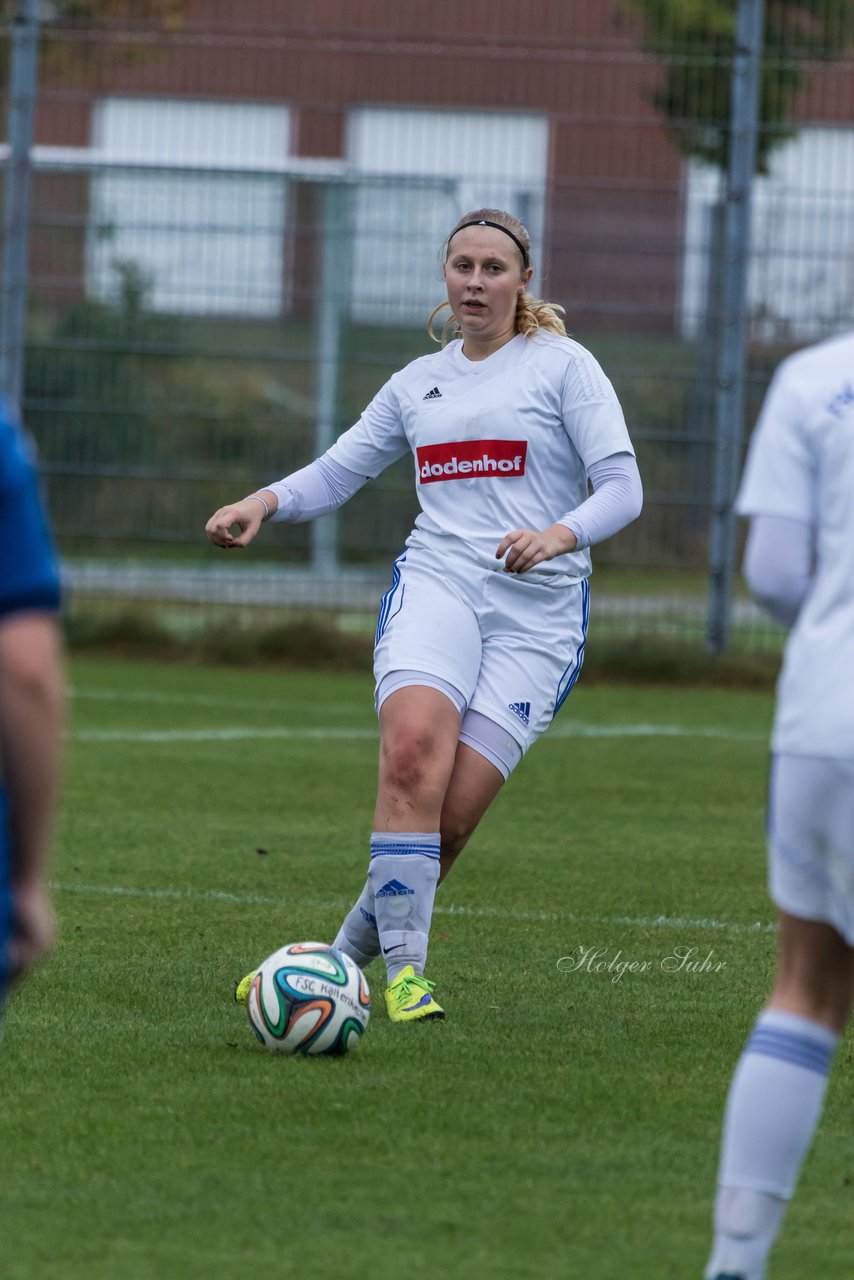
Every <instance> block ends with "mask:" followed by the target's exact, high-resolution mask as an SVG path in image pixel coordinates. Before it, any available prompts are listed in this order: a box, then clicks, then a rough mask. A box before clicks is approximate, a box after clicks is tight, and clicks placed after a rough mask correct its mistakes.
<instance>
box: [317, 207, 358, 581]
mask: <svg viewBox="0 0 854 1280" xmlns="http://www.w3.org/2000/svg"><path fill="white" fill-rule="evenodd" d="M320 204H321V210H322V213H321V223H320V233H321V248H320V253H321V265H320V295H319V298H318V312H317V339H316V340H317V357H316V361H315V368H316V396H317V410H316V413H317V417H316V421H315V433H314V456H315V457H320V455H321V454H322V453H325V452H326V450H327V449H328V448H329V446H330V445H331V444H333V443H334V441H335V438H336V436H337V427H338V386H339V381H340V369H341V316H342V313H343V309H344V304H345V300H346V297H347V290H348V288H349V281H350V268H349V258H350V235H351V232H350V228H349V226H348V219H347V212H348V208H349V201H348V189H347V186H346V184H344V183H341V182H335V181H332V182H325V183H321V186H320ZM311 564H312V568H313V569H314V570H315V571H317V572H318V573H319V574H321V575H324V576H329V575H331V574H334V573H335V572H336V571H337V569H338V513H337V512H335V511H333V512H331V513H330V514H329V515H328V516H324V517H323V519H322V520H314V521H312V525H311Z"/></svg>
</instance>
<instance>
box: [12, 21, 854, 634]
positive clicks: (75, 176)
mask: <svg viewBox="0 0 854 1280" xmlns="http://www.w3.org/2000/svg"><path fill="white" fill-rule="evenodd" d="M691 8H692V12H694V13H695V15H696V13H697V12H700V13H702V10H703V6H702V5H699V6H693V7H691ZM709 8H710V9H711V8H713V6H709ZM37 9H38V6H37V4H36V0H33V2H32V4H29V3H25V2H24V0H16V4H15V5H14V6H13V8H12V11H11V12H10V13H9V15H8V19H9V20H8V21H7V22H6V24H5V26H4V27H3V29H2V37H3V40H2V48H0V56H1V57H2V65H3V68H4V69H5V74H4V75H3V84H4V86H5V89H6V99H7V101H6V102H5V103H4V110H3V118H4V119H7V118H8V119H9V121H10V125H9V129H10V132H9V144H8V145H7V147H6V149H5V155H6V180H7V207H6V225H5V241H4V278H3V286H4V295H5V305H4V308H3V313H2V314H3V320H4V330H3V334H2V343H3V351H4V357H5V360H6V367H7V368H8V367H9V362H10V361H11V362H12V363H14V355H15V350H16V344H18V345H19V346H21V347H22V348H23V347H24V345H25V359H24V360H23V363H22V369H23V377H22V383H21V388H20V390H21V397H20V398H21V404H22V412H23V416H24V418H25V420H26V422H27V424H28V426H29V428H30V429H31V431H32V432H33V434H34V436H35V437H36V440H37V443H38V446H39V450H40V454H41V459H42V465H43V469H44V473H45V476H46V483H47V489H48V499H49V505H50V510H51V514H52V518H53V523H54V528H55V530H56V532H57V536H58V540H59V544H60V548H61V553H62V557H63V563H64V568H65V573H66V578H67V581H68V583H69V587H70V600H71V608H72V611H75V612H78V613H84V614H88V615H95V614H97V613H99V612H100V613H109V612H111V611H113V612H115V611H117V610H127V609H129V608H136V609H141V610H146V611H149V612H151V611H157V612H158V614H159V616H161V617H163V618H166V619H167V620H168V621H169V624H170V625H172V626H177V627H184V628H192V627H201V626H206V625H209V624H211V623H212V622H214V621H216V622H222V621H223V620H228V621H230V622H231V623H232V624H233V625H238V626H239V625H246V626H249V625H251V626H257V625H258V623H259V621H261V620H268V619H271V618H275V617H280V616H282V610H289V611H291V613H292V614H300V615H302V614H320V613H322V614H323V615H324V616H328V617H330V618H334V619H335V620H336V621H337V622H338V623H339V624H343V625H345V626H353V627H363V626H364V627H367V626H369V620H370V618H371V616H372V615H373V614H374V612H375V608H376V604H377V601H378V597H379V594H380V593H381V591H382V590H384V588H385V586H386V585H387V584H386V578H387V575H388V572H389V568H388V566H389V564H390V561H391V559H392V558H393V557H394V556H395V555H396V554H397V553H398V552H399V551H400V549H401V546H402V544H403V541H404V539H405V537H406V535H407V533H408V532H409V529H410V527H411V524H412V520H413V517H414V514H415V510H416V502H415V495H414V486H413V480H412V469H411V464H410V465H406V464H404V463H401V464H399V465H398V466H396V467H394V468H392V469H391V470H390V471H389V472H387V473H385V474H384V475H383V476H381V477H380V478H379V479H378V480H377V481H375V482H374V483H373V484H371V485H369V486H368V487H367V488H366V489H365V490H363V491H362V492H361V493H360V494H358V495H357V496H356V497H355V498H354V499H353V500H352V501H351V502H350V503H349V504H348V505H347V506H346V507H344V508H343V509H342V510H341V511H340V512H339V513H337V514H336V515H334V516H329V517H326V518H324V519H323V520H321V521H318V522H316V523H315V524H313V525H311V526H290V527H282V526H274V527H268V528H265V530H264V532H263V534H262V537H261V538H260V539H259V541H258V543H256V544H255V546H254V547H253V548H252V550H251V551H250V552H248V553H246V554H245V555H244V556H243V557H241V560H240V563H239V564H238V565H235V563H234V561H233V559H228V560H227V561H226V557H224V556H223V555H222V553H215V552H213V551H212V550H211V549H209V548H208V547H207V546H206V544H205V542H204V539H203V532H202V530H203V526H204V523H205V520H206V518H207V516H208V515H209V514H210V512H211V511H213V510H214V509H215V508H216V507H217V506H219V505H221V504H222V503H224V502H225V501H228V500H231V499H234V498H237V497H239V496H242V495H243V494H244V493H245V492H247V491H249V490H251V489H254V488H256V487H259V486H261V485H263V484H264V483H265V482H267V481H270V480H273V479H276V478H278V477H280V476H281V475H284V474H286V473H288V472H289V471H292V470H294V469H295V468H297V467H299V466H302V465H304V464H305V463H306V462H308V461H309V460H310V459H311V458H312V457H314V456H316V455H317V453H319V452H320V451H322V449H324V448H325V447H326V446H327V445H328V444H329V443H330V442H331V441H332V440H333V439H334V438H335V437H336V436H337V435H338V434H339V433H340V432H341V431H343V430H345V429H346V428H347V427H348V426H349V425H350V424H351V423H352V422H354V421H355V420H356V419H357V417H358V416H359V413H360V411H361V409H362V408H363V407H364V405H365V404H366V403H367V402H368V401H369V400H370V398H371V397H372V396H373V394H374V393H375V392H376V390H377V389H378V388H379V387H380V385H381V384H382V383H383V382H384V380H385V379H386V378H387V377H388V376H389V375H390V374H391V373H392V372H393V371H394V370H396V369H398V368H400V367H401V366H402V365H403V364H404V363H405V362H406V361H407V360H409V359H412V358H414V357H416V356H417V355H420V354H423V353H424V352H425V351H428V350H430V349H431V344H430V340H429V338H428V336H427V333H426V330H425V324H426V318H427V316H428V314H429V312H430V310H431V309H432V307H433V306H434V305H435V304H436V303H438V302H440V301H442V299H443V296H444V295H443V291H442V283H441V273H440V268H439V256H438V254H439V247H440V245H441V243H442V240H443V238H444V236H445V235H446V233H447V231H448V229H449V227H450V226H452V225H453V223H454V222H455V221H456V219H457V218H458V216H459V215H460V214H461V213H462V212H464V211H465V210H466V209H469V208H473V207H477V206H481V205H485V206H499V207H509V208H511V209H513V210H514V211H515V212H517V213H518V214H519V215H520V216H521V217H522V218H523V220H525V221H526V223H527V225H528V226H529V228H530V230H531V234H532V239H533V241H534V245H535V260H536V267H537V274H536V277H535V280H534V287H535V292H538V293H539V294H540V295H541V296H545V297H547V298H549V299H551V300H554V301H558V302H560V303H562V305H563V306H564V307H565V308H566V312H567V322H568V328H569V329H570V331H571V333H572V334H573V336H574V337H576V338H577V339H578V340H579V341H581V342H582V343H583V344H584V345H585V346H587V347H588V348H589V349H590V350H592V351H593V352H594V354H595V355H596V356H597V358H598V359H599V360H600V362H601V364H602V365H603V367H604V368H605V370H606V372H607V373H608V374H609V376H610V377H611V379H612V381H613V382H614V384H615V386H616V388H617V391H618V394H619V396H620V399H621V401H622V403H623V406H624V409H625V412H626V417H627V420H628V422H629V426H630V430H631V432H632V436H633V439H634V441H635V445H636V448H637V452H638V457H639V461H640V465H641V471H642V474H643V478H644V483H645V490H646V506H645V511H644V514H643V516H642V518H641V520H640V521H638V522H637V523H636V524H635V525H633V526H632V527H631V528H629V529H628V530H626V531H624V532H623V533H622V534H620V535H619V536H618V537H616V538H614V539H613V540H612V541H610V542H608V543H607V544H605V545H603V546H601V547H599V548H597V549H596V551H595V553H594V561H595V566H596V571H595V575H594V580H593V586H594V590H593V602H594V610H595V613H594V621H595V624H596V626H597V632H598V634H599V635H600V636H601V635H602V634H603V632H604V633H605V634H611V635H614V636H619V637H622V638H631V637H639V638H641V637H649V638H653V639H655V638H660V637H667V638H670V639H673V640H679V641H684V642H685V644H686V645H692V646H702V645H703V644H704V643H706V642H707V637H708V635H709V630H710V620H709V603H708V601H709V574H710V557H711V555H712V545H711V544H712V530H713V526H714V522H715V520H720V519H722V518H723V519H726V518H729V514H730V508H731V498H732V494H731V493H729V494H728V495H725V500H724V501H723V502H722V501H721V496H720V494H716V492H715V470H716V458H717V457H718V455H719V452H720V450H721V447H722V444H721V438H720V408H721V401H720V395H721V341H722V338H721V334H722V333H723V332H724V331H725V327H726V322H727V321H728V317H727V316H726V314H725V310H726V303H725V299H724V296H723V292H722V281H723V280H724V279H725V278H726V271H727V265H726V262H727V259H726V253H727V248H726V246H727V240H726V235H727V196H728V192H729V195H730V196H731V195H732V191H731V174H730V175H729V177H728V171H727V155H728V145H727V144H728V141H729V140H730V139H731V137H732V136H733V127H732V125H731V119H730V117H731V113H732V95H731V92H730V88H731V82H732V69H733V64H734V40H733V33H732V32H730V33H729V34H727V33H721V32H720V31H715V30H713V29H712V28H711V26H709V28H708V29H707V28H705V27H704V26H703V24H702V21H701V20H697V19H695V20H693V22H689V21H688V17H687V16H686V14H687V12H688V9H689V7H688V6H684V5H680V4H679V3H678V0H670V2H668V0H609V2H608V3H603V4H601V5H596V6H591V5H589V4H587V3H585V0H532V2H531V3H529V4H526V5H519V4H517V3H514V2H511V0H489V3H485V2H483V0H470V2H469V4H468V5H466V6H465V10H464V11H461V10H460V8H459V6H457V5H451V4H450V3H449V0H434V3H432V4H431V5H429V6H423V5H422V6H414V5H401V4H399V3H397V2H396V0H382V2H378V3H377V4H376V5H374V6H371V18H370V22H369V21H368V20H367V19H366V18H365V17H362V16H357V15H356V14H355V13H354V12H353V10H352V7H351V6H349V5H348V4H346V3H345V2H344V0H340V2H337V3H333V0H330V2H329V3H328V4H327V5H325V6H324V7H323V15H324V16H323V21H322V22H321V21H318V22H316V24H315V25H309V24H308V22H307V20H306V18H305V16H304V6H297V5H296V4H293V3H290V2H289V0H288V2H284V0H279V2H277V3H273V2H272V0H244V3H242V4H241V5H240V6H232V5H226V4H224V3H222V2H221V0H193V2H190V0H147V2H146V3H143V2H141V0H135V3H134V4H133V5H130V4H122V3H120V2H119V0H88V2H87V3H75V4H71V3H69V4H65V5H63V4H57V5H56V6H54V8H53V9H51V10H50V12H49V13H45V14H40V13H39V12H38V11H37ZM850 9H851V6H850V5H849V4H847V3H844V0H827V3H826V4H824V3H822V2H821V0H813V3H811V4H808V5H798V4H784V3H782V2H778V3H777V4H773V3H771V0H769V4H768V6H767V10H766V20H765V24H764V54H763V59H764V60H763V64H762V66H763V74H762V83H761V95H760V101H759V110H760V121H759V125H760V127H759V130H758V132H757V134H756V144H757V156H758V160H757V164H758V174H757V177H756V179H755V181H754V182H753V184H752V197H753V226H752V235H751V238H750V239H749V240H747V239H746V238H745V240H744V243H742V245H741V251H742V252H743V255H744V259H745V262H746V263H747V264H748V265H747V271H746V276H745V281H744V307H743V316H742V319H743V322H744V326H745V328H744V332H745V337H746V342H745V350H746V363H745V368H744V372H743V376H742V377H741V381H740V386H741V390H742V392H743V397H742V399H743V404H742V409H741V412H740V414H739V415H738V416H741V414H743V419H744V424H743V425H744V434H746V433H747V431H749V426H750V424H751V423H752V421H753V420H754V419H755V416H756V412H757V409H758V405H759V403H760V401H761V397H762V395H763V393H764V389H765V387H766V385H767V382H768V379H769V376H770V374H771V371H772V370H773V368H774V366H775V365H776V363H777V362H778V360H779V359H780V358H781V357H782V356H783V355H784V354H786V353H787V352H788V351H790V350H792V349H793V348H794V347H796V346H798V345H801V344H803V343H805V342H808V341H813V340H816V339H818V338H821V337H823V336H827V335H829V334H830V333H832V332H835V331H838V330H840V329H842V328H846V327H850V326H851V324H852V322H854V220H852V219H851V217H850V212H849V211H850V209H851V207H852V201H854V74H852V73H854V63H852V55H851V52H850V44H849V41H850V37H851V30H850V27H851V15H850ZM34 17H35V20H36V21H38V20H39V19H41V20H40V21H39V22H38V25H39V26H40V47H39V57H38V71H37V78H35V75H36V73H35V70H34V68H35V59H30V61H31V63H32V67H33V71H32V72H28V71H27V66H28V65H29V64H28V63H27V61H26V59H23V61H22V56H21V49H22V41H23V37H24V36H25V34H26V30H27V26H26V24H27V22H28V21H29V22H30V23H31V25H32V22H33V20H34ZM24 44H25V41H24ZM22 68H23V70H22ZM27 75H30V76H31V77H32V78H33V82H31V83H29V86H28V81H27ZM22 76H23V79H22ZM16 77H17V78H16ZM28 92H29V93H30V94H31V95H32V96H33V98H34V102H35V136H34V138H33V147H32V150H31V152H30V159H31V195H30V200H29V205H28V209H27V213H26V221H27V227H28V230H29V244H28V246H27V245H26V244H25V245H24V254H25V257H24V260H23V267H22V262H21V259H20V252H19V255H18V259H17V263H16V262H15V261H13V262H12V264H11V266H10V265H9V263H10V255H11V251H12V250H14V248H15V245H16V244H17V245H18V250H19V251H20V231H21V228H20V225H19V223H20V217H21V211H20V202H18V204H17V205H15V204H14V202H13V201H12V200H11V199H10V179H11V176H12V175H13V174H14V173H15V172H16V159H15V157H16V149H15V148H16V143H15V137H14V136H13V135H14V130H15V120H16V112H17V113H18V115H17V118H18V119H20V117H21V112H22V111H24V110H25V108H26V99H27V93H28ZM736 126H738V127H747V128H749V126H750V122H749V121H747V122H745V121H743V120H742V121H738V120H737V121H736ZM19 150H20V148H19ZM728 184H730V185H728ZM13 194H14V192H13ZM16 217H17V218H18V224H16V222H15V218H16ZM746 234H747V233H745V236H746ZM16 235H17V237H18V239H17V241H16V239H15V237H16ZM16 271H17V274H16ZM25 289H26V298H27V306H26V325H25V329H24V328H22V330H21V333H20V334H17V333H16V332H15V331H14V323H15V320H14V317H15V314H16V313H15V307H14V306H13V305H11V303H12V302H15V301H16V300H17V302H19V303H20V301H21V299H22V296H23V291H24V290H25ZM10 300H11V301H10ZM22 314H23V313H22ZM6 389H7V392H8V389H9V384H8V381H7V388H6ZM741 430H742V423H741V422H738V423H736V424H735V425H734V431H735V435H734V439H735V441H736V444H738V441H739V436H740V433H741ZM727 592H728V594H729V597H730V598H729V599H728V601H727V606H728V608H729V610H730V615H729V620H728V630H727V636H726V640H727V642H728V643H730V644H732V645H734V646H741V647H748V648H751V647H754V648H755V647H761V646H764V647H768V646H771V647H773V646H775V645H777V644H778V643H779V637H778V636H777V635H776V634H775V632H774V630H773V628H772V627H771V626H770V625H769V624H766V623H765V622H764V621H763V620H762V619H761V618H760V616H759V614H758V612H757V611H756V610H755V609H754V608H753V606H752V605H751V604H750V602H749V601H748V600H747V599H746V598H745V597H744V596H743V595H742V591H741V588H740V587H739V585H738V580H737V578H734V579H732V582H731V584H730V582H729V580H728V581H727Z"/></svg>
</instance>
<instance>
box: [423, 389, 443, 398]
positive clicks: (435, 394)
mask: <svg viewBox="0 0 854 1280" xmlns="http://www.w3.org/2000/svg"><path fill="white" fill-rule="evenodd" d="M422 398H423V399H424V400H441V399H442V393H441V391H440V390H439V388H438V387H434V388H433V390H432V391H428V392H427V394H426V396H424V397H422Z"/></svg>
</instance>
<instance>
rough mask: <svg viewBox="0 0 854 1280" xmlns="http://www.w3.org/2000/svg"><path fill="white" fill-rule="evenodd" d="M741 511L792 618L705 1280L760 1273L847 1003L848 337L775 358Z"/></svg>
mask: <svg viewBox="0 0 854 1280" xmlns="http://www.w3.org/2000/svg"><path fill="white" fill-rule="evenodd" d="M738 510H739V512H740V514H742V515H745V516H749V517H750V530H749V535H748V542H747V547H746V552H745V574H746V577H747V580H748V583H749V585H750V587H751V589H752V591H753V593H754V594H755V595H756V596H757V598H758V599H759V600H760V601H762V602H763V603H764V604H765V605H766V606H767V607H768V608H769V610H770V611H771V612H772V613H774V614H775V616H776V617H777V618H778V619H779V620H780V621H781V622H782V623H783V624H784V625H786V626H788V627H791V634H790V636H789V638H788V641H787V644H786V651H785V657H784V661H783V668H782V672H781V675H780V679H779V683H778V687H777V705H776V715H775V722H774V730H773V737H772V752H773V759H772V772H771V784H770V790H769V806H768V850H769V868H770V888H771V894H772V897H773V899H774V901H775V903H776V905H777V907H778V910H779V921H780V936H779V955H778V963H777V972H776V976H775V981H774V988H773V991H772V994H771V997H770V1000H769V1001H768V1003H767V1005H766V1006H765V1008H764V1009H763V1011H762V1012H761V1013H760V1015H759V1017H758V1019H757V1021H756V1024H755V1026H754V1028H753V1031H752V1034H751V1036H750V1038H749V1040H748V1042H747V1045H746V1046H745V1049H744V1052H743V1054H742V1056H741V1059H740V1061H739V1064H738V1067H737V1070H736V1072H735V1076H734V1078H733V1081H732V1085H731V1087H730V1094H729V1099H728V1103H727V1109H726V1116H725V1120H724V1134H723V1143H722V1150H721V1161H720V1169H719V1176H718V1195H717V1201H716V1205H715V1242H714V1246H713V1249H712V1255H711V1258H710V1259H709V1263H708V1267H707V1269H706V1273H705V1274H706V1278H707V1280H764V1277H765V1275H766V1263H767V1258H768V1254H769V1252H770V1249H771V1246H772V1244H773V1242H774V1240H775V1238H776V1236H777V1234H778V1232H779V1230H780V1227H781V1224H782V1220H783V1214H784V1212H785V1209H786V1205H787V1202H788V1200H789V1199H790V1198H791V1196H792V1194H793V1192H794V1189H795V1184H796V1182H797V1179H798V1174H799V1171H800V1168H801V1164H802V1162H803V1159H804V1156H805V1155H806V1152H807V1149H808V1147H809V1144H810V1142H811V1140H812V1136H813V1134H814V1132H815V1129H816V1126H817V1125H818V1121H819V1117H820V1115H821V1110H822V1105H823V1101H824V1094H825V1088H826V1085H827V1078H828V1074H829V1072H830V1067H831V1062H832V1059H833V1054H834V1051H835V1049H836V1046H837V1043H838V1041H839V1037H840V1035H841V1033H842V1031H843V1030H844V1028H845V1026H846V1024H847V1022H848V1020H849V1017H850V1014H851V1008H852V1003H854V679H852V671H854V333H849V334H847V335H845V336H843V337H840V338H835V339H832V340H830V341H828V342H824V343H821V344H820V345H818V346H815V347H811V348H809V349H807V350H806V351H802V352H800V353H798V354H797V355H794V356H791V357H790V358H789V359H788V360H786V361H784V362H783V364H782V365H781V366H780V368H779V369H778V371H777V373H776V374H775V376H774V379H773V381H772V383H771V386H770V388H769V390H768V394H767V396H766V399H765V404H764V406H763V409H762V413H761V416H760V418H759V421H758V423H757V426H756V430H755V431H754V434H753V438H752V440H751V443H750V450H749V453H748V459H747V466H746V469H745V474H744V478H743V480H742V485H741V490H740V493H739V497H738ZM812 1271H813V1273H814V1274H815V1275H817V1276H819V1275H822V1274H823V1267H822V1259H821V1257H819V1256H817V1257H816V1258H815V1260H814V1265H813V1268H812Z"/></svg>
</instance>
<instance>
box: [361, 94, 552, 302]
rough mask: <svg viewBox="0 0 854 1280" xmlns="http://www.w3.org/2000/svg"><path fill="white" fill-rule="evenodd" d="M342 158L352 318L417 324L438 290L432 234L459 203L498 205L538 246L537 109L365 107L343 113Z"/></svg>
mask: <svg viewBox="0 0 854 1280" xmlns="http://www.w3.org/2000/svg"><path fill="white" fill-rule="evenodd" d="M347 158H348V160H349V163H350V165H351V167H352V169H353V170H355V172H356V173H357V174H358V175H359V176H360V177H362V178H363V179H364V181H363V182H361V183H359V184H358V186H357V188H356V192H355V197H354V207H353V211H352V217H353V223H354V230H355V235H354V237H353V249H352V254H353V263H352V267H353V269H352V274H351V289H350V309H351V314H352V315H353V317H354V319H357V320H360V321H364V322H367V323H374V324H398V323H407V324H410V323H411V324H420V323H422V322H423V321H424V320H425V319H426V316H427V315H428V314H429V312H430V310H431V308H432V307H434V306H435V305H436V304H437V303H439V302H441V301H442V300H443V298H444V297H445V290H444V287H443V285H442V275H441V268H440V265H439V257H438V254H439V249H440V246H441V244H442V241H443V239H444V237H445V236H446V235H447V233H448V231H449V230H450V229H451V227H452V226H453V225H454V223H455V222H456V221H457V219H458V218H459V217H460V216H461V215H462V214H463V213H465V212H466V211H467V210H469V209H475V208H480V207H488V208H499V209H508V210H510V212H512V213H515V214H516V215H517V216H518V217H520V218H521V219H522V221H523V222H524V223H525V225H526V226H527V227H528V229H529V231H530V233H531V238H532V240H533V243H534V246H535V249H537V250H539V248H540V246H541V245H542V228H543V207H544V200H545V186H546V173H547V163H548V121H547V120H546V118H545V117H544V116H533V115H511V114H505V113H503V112H500V111H494V112H488V113H487V112H479V111H421V110H404V109H401V110H395V109H380V108H376V109H374V108H370V109H369V108H365V109H363V110H357V111H354V112H352V113H351V115H350V117H349V121H348V146H347Z"/></svg>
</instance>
